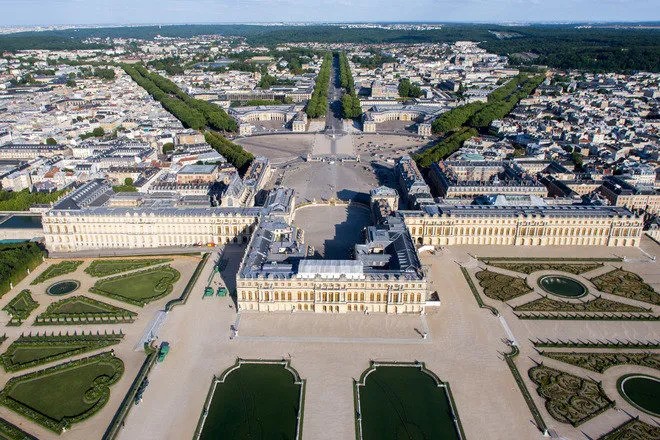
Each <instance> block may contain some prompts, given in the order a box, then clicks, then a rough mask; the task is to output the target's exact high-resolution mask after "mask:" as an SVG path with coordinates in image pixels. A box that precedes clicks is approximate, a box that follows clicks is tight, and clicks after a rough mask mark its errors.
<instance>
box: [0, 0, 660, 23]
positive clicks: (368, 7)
mask: <svg viewBox="0 0 660 440" xmlns="http://www.w3.org/2000/svg"><path fill="white" fill-rule="evenodd" d="M0 4H2V5H3V9H4V10H5V11H6V12H7V13H6V14H4V17H3V18H0V27H3V28H6V27H49V26H70V27H85V26H93V27H98V26H150V25H151V26H169V25H188V24H189V25H194V24H208V25H214V24H215V25H223V24H227V25H229V24H254V25H275V24H282V25H292V24H371V23H373V24H395V23H401V24H406V23H409V24H452V23H459V24H460V23H462V24H498V25H513V26H516V25H517V26H520V25H534V24H635V23H657V22H660V16H659V15H658V11H657V7H656V4H655V2H653V1H651V0H601V1H598V0H586V1H580V2H575V1H573V0H557V1H555V2H552V3H544V2H540V1H538V0H492V1H486V0H466V1H463V2H455V1H450V0H414V1H413V2H411V3H410V4H409V5H407V7H406V8H401V6H400V5H399V4H398V3H395V2H383V1H377V0H362V1H360V2H354V0H339V1H337V2H335V1H331V0H318V1H315V2H309V1H304V0H234V1H230V0H197V1H192V0H143V1H141V2H131V1H129V0H115V1H110V0H86V1H85V2H84V7H82V4H83V1H82V0H50V1H47V0H0ZM101 17H102V18H101ZM263 17H269V20H260V19H262V18H263ZM649 17H653V18H651V19H649Z"/></svg>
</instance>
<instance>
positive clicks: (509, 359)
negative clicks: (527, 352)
mask: <svg viewBox="0 0 660 440" xmlns="http://www.w3.org/2000/svg"><path fill="white" fill-rule="evenodd" d="M518 354H520V350H519V349H518V347H517V346H515V345H513V346H511V351H510V352H509V353H505V354H504V361H505V362H506V364H507V366H508V367H509V370H511V374H513V378H514V379H515V381H516V384H517V385H518V389H520V392H521V393H522V395H523V398H524V399H525V403H527V407H528V408H529V411H530V412H531V413H532V417H534V421H535V422H536V427H537V428H538V429H539V430H540V431H541V432H542V433H543V434H544V435H545V434H546V433H547V431H548V426H547V425H546V424H545V420H543V416H542V415H541V412H540V411H539V409H538V407H537V406H536V403H535V402H534V399H533V398H532V395H531V394H530V393H529V390H528V389H527V385H525V381H524V380H523V378H522V376H521V375H520V371H518V367H516V363H515V362H514V361H513V359H514V358H515V357H516V356H518Z"/></svg>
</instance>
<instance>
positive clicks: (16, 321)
mask: <svg viewBox="0 0 660 440" xmlns="http://www.w3.org/2000/svg"><path fill="white" fill-rule="evenodd" d="M37 307H39V303H37V302H36V301H35V300H34V298H32V294H31V292H30V291H29V290H28V289H23V290H21V291H20V292H19V293H18V295H16V296H15V297H14V298H12V300H11V301H9V303H8V304H7V305H6V306H4V307H3V308H2V310H4V311H5V312H7V313H8V314H9V316H10V320H9V322H8V323H7V325H9V326H18V325H21V324H22V323H23V321H25V320H26V319H27V318H28V317H29V316H30V313H32V312H33V311H34V309H36V308H37Z"/></svg>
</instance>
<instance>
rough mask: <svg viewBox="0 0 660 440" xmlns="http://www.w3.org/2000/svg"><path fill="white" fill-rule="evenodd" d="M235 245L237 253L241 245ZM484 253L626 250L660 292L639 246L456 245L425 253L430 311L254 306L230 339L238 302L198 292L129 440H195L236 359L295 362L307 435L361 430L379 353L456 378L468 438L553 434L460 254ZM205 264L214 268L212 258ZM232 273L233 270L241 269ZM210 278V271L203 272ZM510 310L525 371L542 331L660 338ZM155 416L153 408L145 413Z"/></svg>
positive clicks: (600, 422) (602, 424)
mask: <svg viewBox="0 0 660 440" xmlns="http://www.w3.org/2000/svg"><path fill="white" fill-rule="evenodd" d="M643 247H644V248H646V250H647V251H648V252H649V253H654V252H658V251H660V247H658V246H657V245H655V244H654V243H650V242H647V241H645V242H644V246H643ZM233 252H235V257H236V258H238V256H239V255H240V252H239V251H237V250H234V251H233ZM474 255H478V256H498V255H499V256H507V257H534V256H536V257H562V256H563V257H568V256H570V257H585V258H587V257H612V256H613V255H616V256H627V257H629V258H630V262H629V263H624V266H625V267H626V268H629V269H630V270H635V271H636V272H637V273H639V274H641V275H642V276H643V277H644V279H645V280H646V281H647V282H649V283H651V284H652V285H653V286H654V287H655V288H656V289H658V287H660V270H658V264H657V263H656V262H654V261H652V260H650V259H649V258H648V257H647V256H646V255H645V254H644V253H642V252H641V251H640V250H638V249H634V248H629V249H621V248H604V247H599V248H594V247H592V248H588V247H579V248H577V247H563V248H561V247H545V248H532V247H476V246H475V247H454V248H446V249H445V250H442V251H438V252H437V254H436V255H430V254H426V255H425V256H423V262H424V263H425V264H427V265H428V266H429V276H430V278H431V280H432V281H433V289H435V290H437V291H438V293H439V295H440V298H441V301H442V305H441V306H440V307H438V308H429V309H428V313H427V315H426V316H424V317H423V319H422V317H419V316H401V317H399V316H375V315H369V316H366V315H360V314H357V315H352V314H348V315H326V314H323V315H315V314H305V313H286V314H281V313H279V314H277V313H273V314H259V313H243V314H241V318H240V324H239V336H238V337H236V338H234V339H230V337H229V336H230V329H229V326H230V325H231V324H234V323H235V322H236V315H235V310H234V309H233V308H231V307H230V306H231V301H230V300H229V299H206V300H202V299H201V295H200V294H197V295H192V296H191V298H190V299H189V301H188V303H187V304H186V305H185V306H184V307H181V308H179V309H178V310H175V312H173V313H171V314H170V315H171V316H169V317H168V320H167V322H166V324H165V325H164V327H163V329H162V334H161V338H162V339H165V340H168V341H170V342H171V343H172V347H173V349H172V352H171V355H170V356H169V357H168V359H167V361H166V362H165V363H163V364H159V365H157V367H156V368H155V370H154V372H153V373H152V374H151V376H150V381H151V384H150V387H149V389H148V390H147V392H146V393H145V398H144V402H143V403H142V404H141V405H140V406H139V407H137V408H135V409H134V411H133V412H132V413H131V414H130V416H129V418H128V420H127V423H126V427H125V429H124V430H123V431H122V434H121V437H120V438H122V439H135V438H141V439H165V438H168V439H178V438H189V437H190V435H191V433H192V432H193V431H194V429H195V426H196V423H197V420H198V419H199V414H200V411H201V408H202V405H203V402H204V399H205V397H206V393H207V391H208V387H209V385H210V383H211V380H212V378H213V376H214V375H217V374H219V373H220V372H222V371H223V370H224V369H225V368H227V367H228V366H229V365H231V364H233V362H234V361H235V360H236V358H237V357H241V358H263V359H267V358H271V359H283V358H284V359H291V364H292V366H293V367H294V368H295V369H296V370H297V371H298V372H299V373H300V375H301V376H302V377H303V378H305V379H306V380H307V389H306V396H305V419H304V434H305V438H313V439H353V438H355V432H354V423H353V416H354V414H353V411H354V408H353V390H352V379H353V378H357V377H359V375H360V374H361V373H362V371H364V370H365V369H366V368H367V367H368V366H369V362H370V361H371V360H381V361H415V360H419V361H424V362H425V363H426V365H427V367H428V368H430V369H431V370H432V371H433V372H434V373H436V374H437V375H438V376H439V377H440V379H442V380H444V381H448V382H449V383H450V385H451V387H452V392H453V394H454V398H455V401H456V405H457V408H458V413H459V416H460V418H461V421H462V423H463V426H464V428H465V431H466V435H467V438H470V439H502V440H508V439H514V438H515V439H535V438H538V439H540V438H542V435H541V433H540V432H539V431H538V430H537V429H536V427H535V425H534V422H533V419H532V416H531V413H530V411H529V409H528V408H527V405H526V404H525V401H524V399H523V397H522V394H521V393H520V391H519V389H518V387H517V386H516V383H515V381H514V379H513V376H512V374H511V372H510V371H509V369H508V368H507V366H506V363H505V362H504V360H503V357H502V354H503V353H506V352H508V351H509V347H508V346H507V345H506V343H505V341H506V339H507V338H508V335H507V332H506V330H505V328H504V327H503V326H502V324H501V322H500V320H499V319H498V318H496V317H494V316H493V315H492V314H491V313H490V312H489V311H488V310H486V309H481V308H479V307H478V305H477V303H476V301H475V299H474V297H473V295H472V293H471V292H470V290H469V288H468V285H467V283H466V282H465V279H464V277H463V275H462V273H461V271H460V266H459V264H458V263H463V264H467V265H469V264H470V262H474V258H473V257H472V256H474ZM230 257H231V256H230ZM205 270H206V271H207V273H208V271H209V270H210V267H207V268H206V269H205ZM223 275H224V276H225V277H231V276H232V275H231V273H230V271H229V272H225V273H224V274H223ZM204 278H205V275H204V274H203V275H202V276H201V277H200V279H204ZM197 291H199V289H197ZM500 308H501V309H502V313H503V316H504V318H505V320H506V322H507V323H508V325H509V326H510V328H511V330H512V332H513V333H514V335H516V338H517V340H518V341H520V343H521V350H522V353H521V355H520V356H518V357H517V358H516V363H517V365H518V368H519V369H520V371H521V372H522V374H523V376H525V377H526V371H527V368H529V367H531V365H532V359H535V358H538V356H535V352H533V350H532V349H531V347H530V345H531V344H530V343H529V339H532V338H564V339H566V338H571V337H572V338H578V337H581V338H585V339H587V338H605V337H610V338H616V337H619V338H631V339H641V340H648V339H654V338H656V339H657V335H658V333H657V324H654V323H649V322H631V323H629V322H619V321H616V322H584V321H522V320H518V319H516V318H515V317H513V316H512V314H511V313H510V312H508V311H506V310H505V308H504V307H500ZM425 326H427V328H428V332H429V337H428V338H427V339H426V340H423V339H422V338H421V337H420V335H419V330H420V329H424V328H425ZM548 363H551V362H550V361H548ZM569 367H570V366H566V365H562V368H563V369H564V370H568V371H573V370H572V369H571V368H569ZM618 369H619V370H620V368H618ZM618 372H619V371H618V370H617V371H612V374H613V375H616V374H617V373H618ZM582 374H584V373H582ZM609 376H610V374H609V372H608V375H607V377H608V379H607V380H606V381H605V386H606V391H607V392H608V393H609V394H610V395H611V398H613V399H616V400H617V403H619V402H620V401H621V399H620V398H617V397H618V395H616V394H614V392H613V391H612V387H613V385H612V384H611V380H610V379H609ZM608 381H609V382H608ZM528 387H530V392H531V393H532V395H533V396H534V399H535V400H536V401H537V405H538V406H539V408H540V409H541V411H542V412H544V411H545V410H544V407H543V402H542V401H541V399H540V398H539V397H538V396H537V395H536V393H535V391H534V389H533V387H532V386H531V385H530V384H528ZM621 407H622V408H623V409H625V410H626V411H629V412H631V413H633V414H639V411H633V410H632V409H631V407H630V405H627V406H626V405H624V404H623V403H622V404H621ZM147 414H148V415H149V416H150V417H149V418H148V419H145V415H147ZM625 417H626V416H625V413H623V412H619V411H616V410H609V411H608V412H606V413H605V414H604V415H601V416H599V417H597V418H595V419H593V420H592V421H590V422H588V423H587V424H585V425H584V427H581V428H584V430H585V432H590V433H591V435H592V436H594V435H600V434H602V433H603V432H605V431H607V430H609V429H611V428H612V427H613V426H615V425H617V424H618V423H620V422H622V421H623V420H624V419H625ZM642 418H644V416H642ZM545 419H546V421H547V423H548V424H549V425H550V427H551V428H553V429H555V430H556V431H557V432H559V433H560V434H561V435H565V436H566V437H567V438H585V437H583V436H582V434H580V430H579V429H575V428H572V427H570V425H565V424H562V423H558V422H556V421H554V420H553V419H552V418H551V417H550V416H549V415H547V414H545ZM647 419H648V417H647ZM592 438H593V437H592Z"/></svg>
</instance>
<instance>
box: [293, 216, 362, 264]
mask: <svg viewBox="0 0 660 440" xmlns="http://www.w3.org/2000/svg"><path fill="white" fill-rule="evenodd" d="M294 223H295V224H296V225H297V226H298V227H300V228H301V229H302V230H303V231H305V242H306V243H307V244H308V245H310V246H314V249H315V256H317V257H323V258H326V259H329V260H342V259H348V258H351V257H352V253H353V247H354V246H355V244H357V243H362V242H363V238H364V229H365V227H367V226H368V225H370V224H371V219H370V213H369V210H368V209H367V208H366V207H365V206H363V205H348V206H344V205H336V206H332V205H326V206H323V205H321V206H315V205H311V206H308V207H304V208H299V209H298V210H297V211H296V217H295V222H294Z"/></svg>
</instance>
